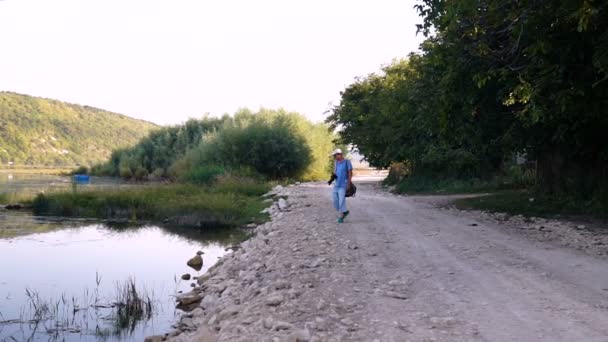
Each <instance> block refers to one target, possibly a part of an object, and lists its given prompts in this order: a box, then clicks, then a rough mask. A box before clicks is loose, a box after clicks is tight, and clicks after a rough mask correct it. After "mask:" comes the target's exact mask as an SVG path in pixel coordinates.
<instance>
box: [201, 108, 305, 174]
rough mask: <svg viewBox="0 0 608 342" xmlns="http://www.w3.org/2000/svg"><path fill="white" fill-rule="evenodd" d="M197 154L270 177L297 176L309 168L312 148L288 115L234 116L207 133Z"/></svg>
mask: <svg viewBox="0 0 608 342" xmlns="http://www.w3.org/2000/svg"><path fill="white" fill-rule="evenodd" d="M197 152H198V153H191V154H190V156H196V158H200V161H199V162H203V163H211V164H217V165H222V166H224V167H226V168H227V169H237V168H240V167H242V166H248V167H251V168H252V169H253V170H255V171H256V172H258V173H260V174H261V175H263V176H265V177H268V178H270V179H279V178H286V177H294V178H295V177H298V176H299V175H301V174H303V172H304V171H305V170H306V168H307V167H308V164H309V163H310V160H311V151H310V148H309V147H308V145H307V144H306V141H305V139H304V138H303V137H302V136H300V135H299V134H297V132H296V131H295V128H294V126H293V123H292V122H291V120H290V118H289V117H288V116H287V115H281V114H279V115H276V116H275V117H273V118H271V119H270V120H267V119H265V118H263V117H257V116H254V115H251V116H246V117H235V120H234V121H233V122H228V123H227V124H226V125H225V126H224V127H223V128H222V129H221V130H219V131H218V132H216V133H214V134H211V135H208V136H207V137H206V138H205V139H204V140H203V142H202V143H201V145H200V146H199V150H198V151H197Z"/></svg>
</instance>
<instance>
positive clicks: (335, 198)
mask: <svg viewBox="0 0 608 342" xmlns="http://www.w3.org/2000/svg"><path fill="white" fill-rule="evenodd" d="M338 190H339V188H337V187H334V189H333V190H332V198H333V202H334V209H336V211H340V195H339V194H338Z"/></svg>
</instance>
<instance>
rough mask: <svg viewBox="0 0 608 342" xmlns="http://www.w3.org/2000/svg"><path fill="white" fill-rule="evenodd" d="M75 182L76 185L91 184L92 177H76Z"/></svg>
mask: <svg viewBox="0 0 608 342" xmlns="http://www.w3.org/2000/svg"><path fill="white" fill-rule="evenodd" d="M74 182H75V183H76V184H89V183H90V182H91V177H89V175H74Z"/></svg>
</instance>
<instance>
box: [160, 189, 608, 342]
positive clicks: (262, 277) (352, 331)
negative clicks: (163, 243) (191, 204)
mask: <svg viewBox="0 0 608 342" xmlns="http://www.w3.org/2000/svg"><path fill="white" fill-rule="evenodd" d="M330 191H331V190H330V188H329V187H327V186H326V185H325V184H322V183H309V184H303V185H299V186H293V187H288V188H285V189H283V190H282V191H281V192H280V193H279V195H281V196H286V197H287V199H288V204H289V207H287V208H284V210H283V211H282V212H279V210H278V209H277V208H275V209H273V221H272V223H268V224H266V225H263V226H260V227H258V228H257V229H256V231H257V237H255V238H253V239H252V240H250V241H248V242H246V243H244V244H243V248H242V249H240V250H238V251H236V252H234V253H231V254H230V255H229V256H227V257H225V258H223V259H222V260H220V262H219V264H218V265H217V266H216V267H214V268H213V269H212V270H211V271H210V272H209V274H208V275H207V276H205V277H204V279H199V283H200V284H201V286H199V287H197V288H195V289H194V291H193V293H192V294H189V295H190V296H194V297H195V298H194V299H195V300H194V304H193V305H194V307H196V309H195V310H194V311H193V312H191V313H189V314H186V315H185V316H184V317H183V318H182V320H181V321H180V322H179V323H178V324H177V325H176V330H175V331H173V332H171V333H170V336H171V337H170V339H172V340H175V341H195V340H196V341H214V340H216V339H219V340H220V341H608V258H607V257H606V255H605V254H602V253H595V250H593V253H588V252H587V251H585V250H580V249H576V248H572V246H565V245H564V244H563V243H560V242H559V241H557V240H556V241H554V240H552V239H537V238H531V236H530V235H528V234H525V233H522V229H520V228H516V227H510V226H509V221H499V220H496V219H494V218H492V217H488V216H487V215H486V216H483V215H481V216H480V214H478V213H477V214H476V213H470V212H466V213H465V212H459V211H456V210H445V209H444V210H441V209H438V208H437V207H436V206H435V205H433V204H432V203H429V202H428V201H421V200H419V199H417V198H409V197H403V196H396V195H392V194H388V193H386V192H384V191H382V190H381V189H380V188H379V187H378V186H377V185H376V184H375V183H373V182H370V183H367V184H365V183H359V191H358V194H357V197H355V198H353V199H349V201H348V205H349V209H350V210H351V215H350V216H349V217H348V219H347V222H346V223H344V224H337V223H336V222H335V221H336V216H335V213H334V212H333V210H332V208H331V204H330V203H331V202H330ZM564 227H565V228H564V229H574V228H567V227H566V226H564ZM541 231H542V229H541ZM549 233H551V232H547V231H544V232H541V233H540V234H541V235H542V236H546V235H547V234H549ZM589 238H594V239H595V238H597V236H595V235H594V236H593V237H589ZM582 239H585V238H584V237H583V238H582ZM558 240H559V239H558ZM594 241H595V240H594ZM199 301H200V303H199ZM157 339H164V338H160V337H157Z"/></svg>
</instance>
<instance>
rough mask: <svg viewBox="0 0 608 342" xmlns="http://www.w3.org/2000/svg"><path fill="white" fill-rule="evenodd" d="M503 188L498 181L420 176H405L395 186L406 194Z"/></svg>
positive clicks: (396, 189)
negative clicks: (438, 178) (439, 178)
mask: <svg viewBox="0 0 608 342" xmlns="http://www.w3.org/2000/svg"><path fill="white" fill-rule="evenodd" d="M501 188H504V185H503V184H501V182H499V181H483V180H480V179H470V180H457V179H443V180H436V179H430V178H422V177H410V178H405V179H403V180H402V181H401V182H399V183H398V184H396V186H395V192H397V193H401V194H404V193H408V194H437V195H439V194H468V193H479V192H491V191H497V190H499V189H501Z"/></svg>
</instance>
